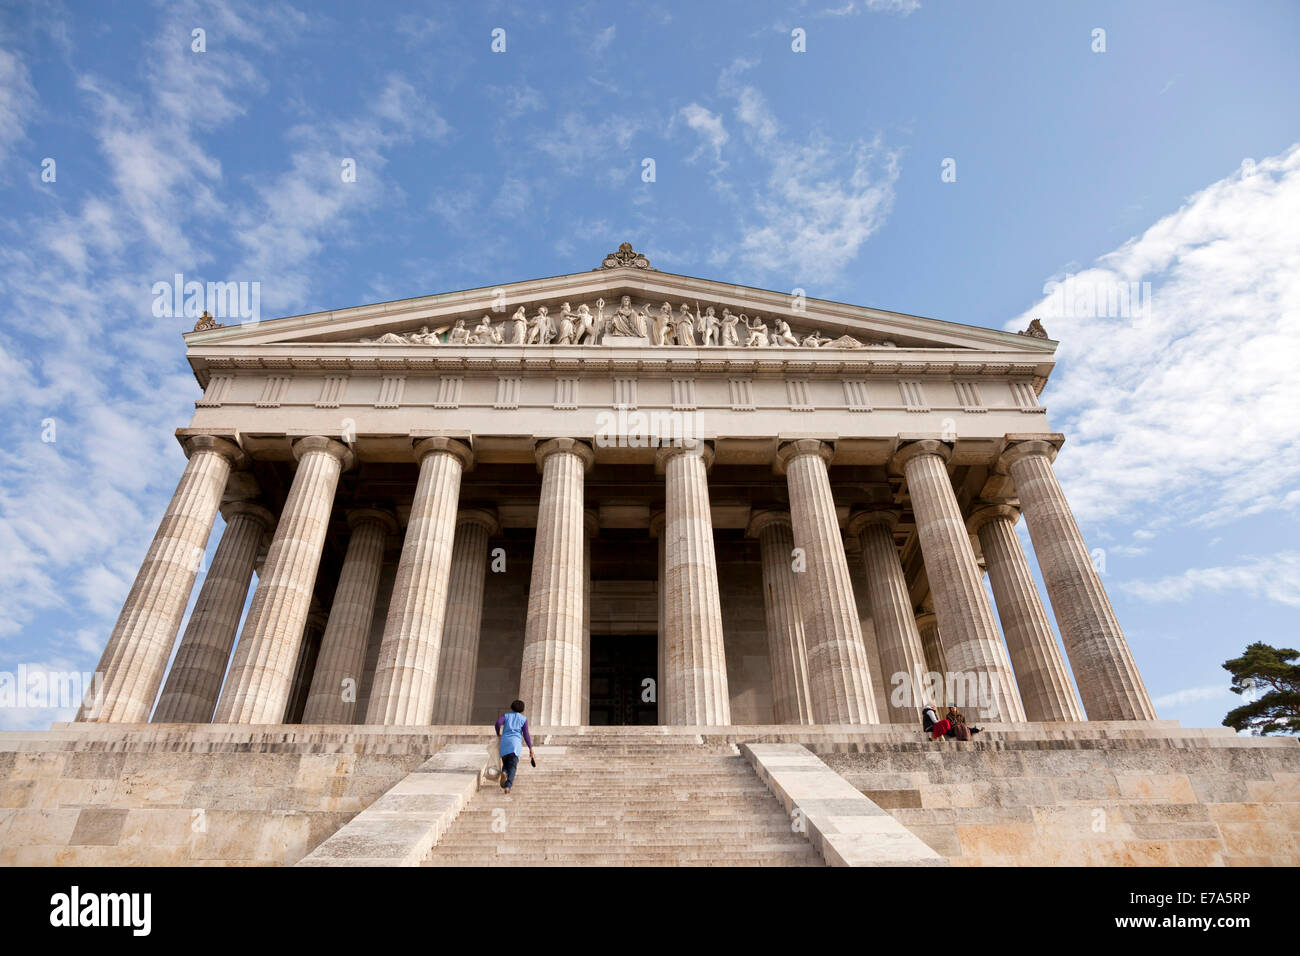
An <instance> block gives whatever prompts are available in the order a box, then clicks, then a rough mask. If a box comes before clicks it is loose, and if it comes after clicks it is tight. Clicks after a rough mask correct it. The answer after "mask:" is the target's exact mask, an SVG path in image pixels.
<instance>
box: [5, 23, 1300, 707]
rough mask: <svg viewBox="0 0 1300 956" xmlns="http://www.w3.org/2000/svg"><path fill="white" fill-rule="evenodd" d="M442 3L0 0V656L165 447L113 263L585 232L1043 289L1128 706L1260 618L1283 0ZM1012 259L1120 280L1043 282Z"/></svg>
mask: <svg viewBox="0 0 1300 956" xmlns="http://www.w3.org/2000/svg"><path fill="white" fill-rule="evenodd" d="M468 6H469V5H459V4H457V5H452V4H447V5H416V4H400V5H399V4H392V5H389V4H371V5H363V6H360V7H358V6H357V5H355V4H332V3H331V4H323V3H312V4H299V5H297V6H289V5H271V4H260V3H248V4H242V3H185V2H182V3H166V4H156V5H154V4H145V3H131V4H128V3H117V4H107V3H62V4H61V3H41V4H30V5H29V4H21V3H9V4H6V5H5V6H4V8H3V9H2V10H0V209H2V210H3V213H2V215H0V407H2V408H3V411H4V414H3V419H2V420H0V428H2V429H3V432H4V434H3V452H0V454H2V455H3V460H4V467H3V470H2V471H0V562H2V563H0V612H2V613H0V671H10V672H13V671H15V670H16V669H17V667H18V665H19V664H27V665H29V666H30V667H46V668H50V669H55V670H90V669H92V668H93V666H94V664H95V662H96V661H97V659H98V655H99V652H100V650H101V649H102V647H103V644H104V642H105V640H106V638H107V635H108V632H109V630H110V629H111V627H112V623H113V620H114V618H115V616H116V613H117V610H118V609H119V607H120V605H121V602H122V599H123V598H124V596H125V594H126V591H127V590H128V588H129V586H130V582H131V579H132V577H133V576H134V573H135V571H136V569H137V568H138V565H139V562H140V559H141V557H142V556H143V554H144V551H145V548H146V546H147V543H148V540H149V538H150V537H151V535H152V533H153V531H154V529H155V527H156V523H157V520H158V517H159V515H160V514H161V511H162V508H163V507H164V505H165V503H166V501H167V499H168V497H169V496H170V494H171V492H172V490H173V489H174V487H175V482H176V479H177V477H178V476H179V474H180V472H181V470H182V468H183V456H182V455H181V453H180V450H179V448H178V446H177V445H176V444H175V441H174V439H173V438H172V437H171V433H172V431H173V429H174V428H176V427H177V426H180V425H184V424H185V423H186V422H187V421H188V419H189V417H190V414H191V412H192V403H193V401H194V400H195V399H196V398H197V397H198V394H199V392H198V386H197V384H196V383H195V382H194V379H193V376H192V375H191V374H190V372H189V371H188V366H187V365H186V363H185V361H184V348H183V343H182V341H181V338H180V332H181V331H182V330H183V329H186V328H188V326H189V324H192V320H191V321H190V322H189V323H188V324H187V323H186V322H185V321H184V320H181V319H177V318H171V317H155V316H154V315H153V314H152V310H151V305H152V293H151V289H152V286H153V284H154V283H155V282H158V281H160V280H161V281H169V280H170V278H171V277H172V276H173V275H174V274H175V273H178V272H179V273H183V274H184V275H185V277H186V278H187V279H197V280H200V281H223V280H229V281H255V282H259V283H260V284H261V290H262V314H263V315H264V316H277V315H284V314H292V313H299V312H309V311H313V310H317V309H327V308H332V307H341V306H349V305H355V304H359V303H362V302H367V301H377V300H383V299H392V298H403V297H407V296H415V295H422V294H426V293H430V292H438V291H445V290H452V289H462V288H470V287H476V286H483V285H495V284H498V283H502V282H508V281H513V280H518V279H526V278H531V277H534V276H544V275H556V274H562V273H567V272H578V271H584V270H587V269H590V268H591V267H593V266H594V265H596V264H597V263H598V262H599V260H600V258H601V256H602V255H604V254H605V253H606V252H608V251H610V250H611V249H613V248H614V247H616V246H617V245H618V243H619V242H621V241H624V240H629V241H631V242H632V243H634V245H635V246H636V247H637V249H638V250H641V251H644V252H645V253H646V254H648V255H649V256H650V258H651V261H652V262H653V264H654V265H655V266H656V267H658V268H660V269H663V270H666V271H673V272H682V273H685V274H688V275H696V276H703V277H709V278H718V279H722V280H726V281H730V282H735V283H739V284H745V285H755V286H760V287H763V288H772V289H783V290H784V289H793V288H795V287H799V288H803V289H805V290H806V292H807V294H809V295H812V296H816V297H822V298H832V299H839V300H843V301H848V302H855V303H860V304H865V305H870V306H875V307H880V308H886V309H892V310H896V311H901V312H909V313H914V314H918V315H926V316H932V317H935V318H940V319H946V320H949V321H956V322H965V323H970V324H974V325H982V326H987V327H992V328H1009V329H1020V328H1023V327H1024V326H1025V325H1026V324H1027V322H1028V319H1029V318H1030V317H1031V316H1039V317H1042V318H1043V321H1044V323H1045V325H1046V326H1047V329H1048V331H1049V332H1050V333H1051V334H1052V336H1053V337H1054V338H1059V339H1060V340H1061V341H1062V345H1061V349H1060V352H1059V353H1058V356H1059V359H1060V361H1059V365H1058V368H1057V371H1056V372H1055V373H1054V375H1053V378H1052V381H1051V383H1050V384H1049V386H1048V389H1047V391H1046V393H1045V394H1044V401H1045V403H1046V404H1047V405H1048V408H1049V411H1050V412H1051V417H1052V421H1053V424H1054V425H1055V426H1056V427H1057V428H1058V429H1059V430H1061V431H1064V432H1066V434H1067V435H1068V436H1069V440H1068V442H1067V445H1066V448H1065V450H1064V451H1063V452H1062V454H1061V456H1060V458H1059V459H1058V462H1057V469H1058V472H1059V474H1060V475H1061V477H1062V481H1063V482H1064V483H1065V486H1066V490H1067V493H1068V494H1069V495H1070V497H1071V500H1072V502H1073V503H1074V505H1075V508H1076V512H1077V514H1078V517H1079V520H1080V523H1081V525H1082V527H1083V529H1084V533H1085V535H1086V537H1087V538H1088V541H1089V543H1090V545H1092V546H1093V547H1096V548H1101V549H1103V550H1104V562H1105V573H1104V580H1105V582H1106V585H1107V588H1108V590H1109V592H1110V595H1111V598H1112V601H1113V602H1114V604H1115V605H1116V610H1117V612H1118V614H1119V617H1120V620H1121V622H1122V623H1123V624H1124V626H1125V628H1126V630H1127V633H1128V636H1129V640H1130V643H1131V644H1132V646H1133V650H1134V653H1135V655H1136V657H1137V660H1138V663H1139V666H1140V668H1141V670H1142V672H1143V674H1144V676H1145V679H1146V681H1147V684H1148V687H1149V689H1150V691H1151V693H1152V695H1153V697H1155V699H1156V703H1157V709H1158V710H1159V712H1160V714H1161V716H1164V717H1170V718H1175V719H1178V720H1181V721H1183V723H1184V724H1187V725H1196V726H1214V725H1217V724H1218V722H1219V721H1220V719H1221V718H1222V716H1223V714H1224V713H1225V712H1226V710H1227V709H1228V708H1229V707H1231V706H1233V705H1234V703H1235V702H1236V699H1235V698H1234V697H1233V695H1231V694H1230V693H1229V692H1228V691H1227V689H1226V688H1227V681H1226V677H1227V675H1226V673H1225V672H1223V671H1222V670H1221V669H1220V667H1219V665H1220V663H1221V662H1222V661H1223V660H1225V659H1227V658H1228V657H1230V656H1235V655H1236V654H1237V653H1238V652H1239V651H1240V649H1241V648H1242V647H1243V646H1244V645H1245V644H1246V643H1248V642H1249V641H1252V640H1256V639H1263V640H1267V641H1270V642H1273V643H1279V644H1291V645H1295V644H1297V643H1300V641H1298V640H1297V637H1300V635H1297V633H1296V631H1297V628H1296V621H1297V612H1298V610H1300V583H1298V581H1300V546H1297V544H1296V542H1297V540H1300V536H1297V533H1296V530H1297V529H1296V512H1297V508H1298V507H1300V480H1298V478H1300V443H1297V438H1296V432H1297V427H1296V415H1297V412H1298V411H1300V387H1298V386H1297V384H1296V376H1295V374H1294V366H1295V363H1296V360H1297V358H1300V120H1298V118H1300V109H1298V107H1300V102H1297V101H1298V100H1300V97H1298V96H1297V94H1296V92H1295V91H1296V90H1297V89H1300V61H1298V60H1297V58H1296V57H1295V56H1294V50H1295V49H1296V47H1297V42H1298V41H1300V7H1298V6H1296V5H1295V4H1288V3H1280V2H1279V3H1254V4H1250V5H1246V6H1237V7H1230V6H1227V5H1214V4H1202V3H1194V2H1179V3H1142V4H1120V3H1114V4H1112V3H1094V4H1088V5H1083V4H1069V5H1067V4H1041V3H1028V2H1026V3H997V4H977V3H934V2H929V0H921V2H909V0H899V2H874V3H863V2H861V0H858V2H852V0H829V2H827V3H806V4H797V3H795V4H764V3H756V2H746V3H731V2H728V3H710V4H696V3H692V4H685V3H683V4H672V3H658V4H656V3H646V4H635V5H632V4H616V5H611V4H597V3H587V4H571V5H570V4H566V5H548V6H547V8H545V9H540V10H539V5H537V4H522V3H520V4H510V3H483V4H475V5H473V8H472V9H462V7H468ZM498 28H499V29H502V30H504V31H505V51H504V52H500V53H494V52H493V51H492V49H491V44H492V31H493V30H494V29H498ZM195 29H202V30H203V31H204V39H205V47H206V48H205V50H203V51H202V52H196V51H195V50H193V49H192V45H193V34H192V31H193V30H195ZM796 29H799V30H802V31H804V36H805V38H806V50H805V52H795V51H794V50H792V31H793V30H796ZM1098 29H1100V30H1104V31H1105V32H1104V43H1105V50H1104V52H1098V51H1096V50H1094V47H1096V46H1097V45H1098V40H1097V38H1096V35H1095V33H1094V31H1096V30H1098ZM46 159H52V160H54V167H53V168H54V173H55V178H54V180H53V181H52V182H51V181H46V178H48V177H46V178H43V177H42V170H43V161H44V160H46ZM345 159H352V160H354V162H355V166H356V170H357V176H356V181H355V182H352V183H344V182H342V178H341V176H340V168H341V163H342V162H343V160H345ZM646 159H652V160H653V161H654V170H655V176H654V181H653V182H645V181H643V178H642V171H643V168H644V166H643V163H644V160H646ZM946 160H951V161H952V164H953V166H954V168H955V171H956V180H955V181H949V182H945V181H943V179H942V178H941V171H942V169H943V166H944V163H945V161H946ZM45 167H46V168H48V164H45ZM950 178H951V177H950ZM1053 281H1058V282H1062V283H1064V288H1065V289H1067V290H1075V289H1079V288H1085V287H1087V288H1097V287H1103V286H1106V285H1113V284H1114V283H1116V282H1123V283H1128V282H1136V283H1139V285H1140V284H1142V283H1149V284H1150V286H1149V288H1150V290H1151V292H1150V298H1149V302H1148V304H1149V308H1148V309H1147V310H1146V311H1145V312H1144V313H1143V314H1141V315H1129V316H1120V317H1108V316H1104V315H1102V316H1097V315H1093V314H1087V310H1086V309H1085V310H1083V313H1082V314H1080V313H1078V312H1069V313H1067V314H1061V313H1060V312H1059V310H1057V311H1053V308H1054V306H1053V302H1052V301H1051V300H1050V299H1048V298H1047V289H1048V286H1047V283H1049V282H1053ZM51 421H52V422H53V425H54V434H53V436H51V434H50V429H49V423H50V422H51ZM50 437H53V438H54V440H53V441H50V440H48V439H49V438H50ZM43 439H44V440H43ZM217 538H218V535H217V534H214V535H213V537H212V541H211V543H210V550H211V548H214V547H215V544H216V541H217ZM196 592H197V588H196ZM55 716H56V715H55V714H54V713H53V712H50V711H24V710H17V709H9V710H0V726H5V727H13V726H43V725H44V724H46V723H48V722H49V720H50V719H52V718H53V717H55Z"/></svg>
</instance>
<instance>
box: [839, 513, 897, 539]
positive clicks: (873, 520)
mask: <svg viewBox="0 0 1300 956" xmlns="http://www.w3.org/2000/svg"><path fill="white" fill-rule="evenodd" d="M900 517H902V512H901V511H900V510H899V509H898V508H871V509H869V510H867V511H859V512H857V513H856V514H854V515H852V516H851V517H850V518H849V524H848V527H847V529H846V530H847V531H848V533H849V535H850V537H854V538H857V537H859V536H861V534H862V532H863V531H865V530H866V529H867V528H870V527H871V526H872V525H877V524H879V525H884V526H885V528H886V530H889V531H893V530H894V526H895V525H896V524H898V519H899V518H900Z"/></svg>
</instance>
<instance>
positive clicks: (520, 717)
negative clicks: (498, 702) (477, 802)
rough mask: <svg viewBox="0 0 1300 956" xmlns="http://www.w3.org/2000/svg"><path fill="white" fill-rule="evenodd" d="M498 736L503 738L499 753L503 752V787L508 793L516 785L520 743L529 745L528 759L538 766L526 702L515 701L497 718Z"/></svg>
mask: <svg viewBox="0 0 1300 956" xmlns="http://www.w3.org/2000/svg"><path fill="white" fill-rule="evenodd" d="M496 732H497V736H498V737H500V738H501V745H500V748H499V749H498V751H497V752H498V753H499V754H501V789H502V790H504V791H505V792H506V793H507V794H508V793H509V792H510V788H511V787H513V786H514V785H515V771H516V770H518V769H519V750H520V743H521V742H522V743H525V744H527V745H528V759H529V760H531V761H532V762H533V766H534V767H536V766H537V759H536V755H535V754H534V753H533V738H532V736H531V735H530V734H529V733H528V718H527V717H525V716H524V702H523V701H522V700H516V701H513V702H512V703H511V704H510V709H509V710H508V711H506V712H505V713H504V714H502V715H501V716H500V717H498V718H497V722H496Z"/></svg>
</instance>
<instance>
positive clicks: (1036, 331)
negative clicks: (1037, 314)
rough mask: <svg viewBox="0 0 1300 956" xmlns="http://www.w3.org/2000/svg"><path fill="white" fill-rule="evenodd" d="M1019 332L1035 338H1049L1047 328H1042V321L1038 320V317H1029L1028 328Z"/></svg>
mask: <svg viewBox="0 0 1300 956" xmlns="http://www.w3.org/2000/svg"><path fill="white" fill-rule="evenodd" d="M1019 334H1020V335H1028V336H1029V337H1030V338H1035V339H1047V338H1051V336H1049V335H1048V334H1047V329H1045V328H1043V323H1042V322H1040V321H1039V320H1038V319H1030V320H1029V328H1027V329H1025V330H1024V331H1023V332H1021V333H1019Z"/></svg>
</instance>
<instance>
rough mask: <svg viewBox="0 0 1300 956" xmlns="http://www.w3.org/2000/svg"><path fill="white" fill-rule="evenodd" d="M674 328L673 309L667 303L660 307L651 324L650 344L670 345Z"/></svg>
mask: <svg viewBox="0 0 1300 956" xmlns="http://www.w3.org/2000/svg"><path fill="white" fill-rule="evenodd" d="M672 327H673V308H672V306H670V305H669V304H668V303H667V302H665V303H664V304H663V305H661V306H660V307H659V311H658V312H657V313H655V317H654V321H652V322H651V323H650V344H651V345H668V344H669V337H670V335H671V334H672V333H671V330H672Z"/></svg>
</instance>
